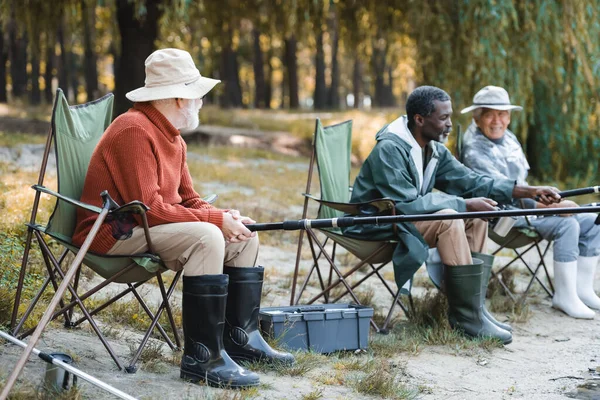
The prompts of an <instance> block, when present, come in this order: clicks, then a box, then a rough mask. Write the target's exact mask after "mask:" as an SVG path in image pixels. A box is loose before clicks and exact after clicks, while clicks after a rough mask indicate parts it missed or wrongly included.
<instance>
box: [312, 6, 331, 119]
mask: <svg viewBox="0 0 600 400" xmlns="http://www.w3.org/2000/svg"><path fill="white" fill-rule="evenodd" d="M328 3H329V2H327V1H322V0H321V1H319V0H313V1H311V2H309V13H310V18H311V22H312V26H313V31H314V32H313V33H314V35H315V42H316V43H315V47H316V49H315V51H316V53H315V91H314V93H313V104H314V105H313V107H314V109H315V110H323V109H324V108H326V106H327V84H326V82H325V50H324V49H323V36H324V34H325V30H326V24H325V21H324V14H325V13H326V12H327V10H326V8H328V6H329V4H328Z"/></svg>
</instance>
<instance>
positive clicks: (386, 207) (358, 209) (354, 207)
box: [302, 193, 395, 215]
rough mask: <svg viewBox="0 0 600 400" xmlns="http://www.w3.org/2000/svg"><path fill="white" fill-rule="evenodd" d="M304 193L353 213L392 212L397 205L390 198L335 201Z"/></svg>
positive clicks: (328, 205)
mask: <svg viewBox="0 0 600 400" xmlns="http://www.w3.org/2000/svg"><path fill="white" fill-rule="evenodd" d="M302 195H303V196H305V197H308V198H309V199H311V200H315V201H317V202H319V203H320V204H323V205H325V206H327V207H331V208H333V209H334V210H338V211H342V212H344V213H346V214H351V215H376V214H390V213H391V212H392V211H393V210H394V207H395V203H394V201H393V200H392V199H390V198H383V199H375V200H370V201H366V202H363V203H338V202H334V201H326V200H321V199H319V198H318V197H315V196H313V195H312V194H309V193H303V194H302Z"/></svg>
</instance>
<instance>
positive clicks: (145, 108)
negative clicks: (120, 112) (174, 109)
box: [133, 102, 181, 142]
mask: <svg viewBox="0 0 600 400" xmlns="http://www.w3.org/2000/svg"><path fill="white" fill-rule="evenodd" d="M133 108H134V109H135V110H137V111H140V112H142V113H143V114H144V115H146V117H148V119H149V120H150V121H151V122H152V123H153V124H154V125H155V126H156V127H157V128H158V130H159V131H160V132H161V133H162V134H163V135H165V137H166V138H167V139H168V140H169V141H170V142H173V141H174V140H175V139H176V138H177V136H180V135H181V133H180V132H179V129H177V128H175V127H174V126H173V124H171V123H170V122H169V120H168V119H167V117H165V116H164V115H163V114H162V113H161V112H160V111H158V110H157V109H156V108H154V106H153V105H152V104H151V103H150V102H143V103H142V102H140V103H134V104H133Z"/></svg>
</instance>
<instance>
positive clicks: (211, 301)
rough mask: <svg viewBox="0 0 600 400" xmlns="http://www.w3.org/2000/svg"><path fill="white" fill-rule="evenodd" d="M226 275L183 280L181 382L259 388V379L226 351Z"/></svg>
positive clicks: (191, 277)
mask: <svg viewBox="0 0 600 400" xmlns="http://www.w3.org/2000/svg"><path fill="white" fill-rule="evenodd" d="M227 284H228V277H227V275H201V276H184V277H183V300H182V312H183V335H184V336H185V347H184V353H183V357H182V359H181V373H180V376H181V378H183V379H185V380H188V381H191V382H198V381H200V380H203V381H206V383H207V384H209V385H211V386H217V387H230V388H243V387H248V386H256V385H258V383H259V377H258V375H257V374H255V373H254V372H251V371H248V370H246V369H245V368H242V367H241V366H239V365H238V364H236V363H235V361H233V360H232V359H231V358H230V357H229V355H228V354H227V352H226V351H225V349H224V347H223V328H224V327H225V306H226V304H227Z"/></svg>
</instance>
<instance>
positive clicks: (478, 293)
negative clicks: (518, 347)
mask: <svg viewBox="0 0 600 400" xmlns="http://www.w3.org/2000/svg"><path fill="white" fill-rule="evenodd" d="M482 266H483V261H482V260H480V259H477V258H474V259H473V264H471V265H455V266H446V268H445V271H444V272H445V281H446V285H445V286H446V295H447V297H448V320H449V321H450V326H452V328H454V329H460V330H462V331H463V332H464V333H465V334H466V335H467V336H471V337H493V338H497V339H499V340H501V341H502V343H504V344H509V343H511V342H512V335H511V333H510V332H508V331H506V330H504V329H502V328H500V327H499V326H497V325H495V324H494V323H492V322H491V321H490V320H488V319H487V318H485V317H484V316H483V306H482V304H483V293H482V290H481V288H482V285H481V280H482V275H483V271H482Z"/></svg>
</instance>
